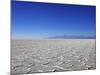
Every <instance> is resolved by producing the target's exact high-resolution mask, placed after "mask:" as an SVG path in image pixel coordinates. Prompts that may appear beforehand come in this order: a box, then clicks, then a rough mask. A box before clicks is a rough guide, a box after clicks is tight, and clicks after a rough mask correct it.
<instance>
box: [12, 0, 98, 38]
mask: <svg viewBox="0 0 100 75" xmlns="http://www.w3.org/2000/svg"><path fill="white" fill-rule="evenodd" d="M95 10H96V7H95V6H83V5H67V4H49V3H38V2H21V1H12V14H11V16H12V38H44V37H51V36H56V35H83V36H95V35H96V33H95V28H96V21H95V14H96V11H95Z"/></svg>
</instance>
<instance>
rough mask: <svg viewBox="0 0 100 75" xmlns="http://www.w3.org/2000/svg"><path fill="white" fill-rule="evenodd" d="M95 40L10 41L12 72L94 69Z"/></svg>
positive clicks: (28, 72) (30, 72)
mask: <svg viewBox="0 0 100 75" xmlns="http://www.w3.org/2000/svg"><path fill="white" fill-rule="evenodd" d="M95 60H96V59H95V39H65V40H64V39H63V40H60V39H56V40H54V39H52V40H47V39H46V40H12V42H11V74H14V75H15V74H32V73H39V72H58V71H72V70H88V69H95V68H96V62H95Z"/></svg>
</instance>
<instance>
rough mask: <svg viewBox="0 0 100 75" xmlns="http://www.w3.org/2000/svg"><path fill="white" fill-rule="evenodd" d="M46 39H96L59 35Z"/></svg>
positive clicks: (92, 37)
mask: <svg viewBox="0 0 100 75" xmlns="http://www.w3.org/2000/svg"><path fill="white" fill-rule="evenodd" d="M48 39H96V37H94V36H81V35H77V36H74V35H59V36H52V37H48Z"/></svg>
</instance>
